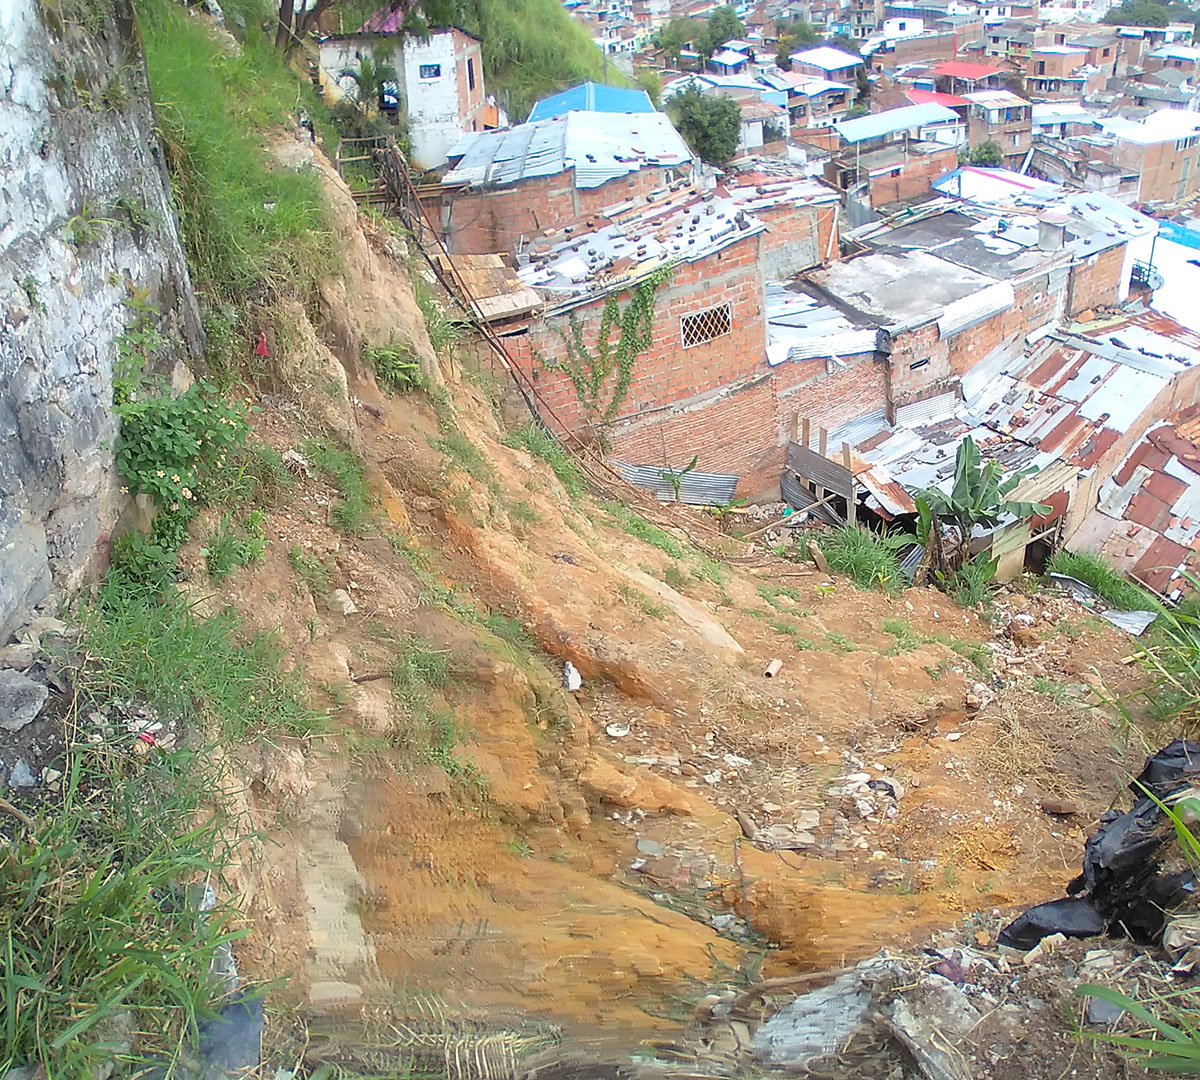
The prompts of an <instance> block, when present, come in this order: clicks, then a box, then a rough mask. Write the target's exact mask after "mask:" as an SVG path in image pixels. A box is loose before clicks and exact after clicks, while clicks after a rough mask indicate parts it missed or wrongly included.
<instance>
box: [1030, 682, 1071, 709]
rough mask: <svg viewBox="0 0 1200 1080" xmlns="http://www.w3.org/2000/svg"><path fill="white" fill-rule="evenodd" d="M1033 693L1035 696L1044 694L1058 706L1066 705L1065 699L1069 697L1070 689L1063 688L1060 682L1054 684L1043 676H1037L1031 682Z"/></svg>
mask: <svg viewBox="0 0 1200 1080" xmlns="http://www.w3.org/2000/svg"><path fill="white" fill-rule="evenodd" d="M1033 691H1034V693H1035V694H1045V695H1046V697H1048V698H1050V699H1051V700H1053V701H1054V702H1055V703H1056V704H1059V705H1064V704H1066V702H1067V699H1068V698H1070V696H1071V690H1070V687H1067V686H1064V685H1063V684H1062V683H1060V682H1054V680H1052V679H1048V678H1046V676H1045V675H1039V676H1038V677H1037V678H1036V679H1034V680H1033Z"/></svg>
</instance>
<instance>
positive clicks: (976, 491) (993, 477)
mask: <svg viewBox="0 0 1200 1080" xmlns="http://www.w3.org/2000/svg"><path fill="white" fill-rule="evenodd" d="M1033 471H1034V470H1033V469H1023V470H1021V471H1019V472H1014V473H1009V475H1008V476H1004V475H1003V470H1002V469H1001V467H1000V463H999V462H998V461H994V460H993V461H988V462H984V460H983V455H982V454H980V452H979V447H978V446H977V445H976V444H975V440H974V439H972V438H971V436H970V435H968V436H967V437H966V438H965V439H963V441H962V442H961V443H959V444H958V453H957V454H956V455H955V459H954V487H953V488H951V490H950V494H948V495H947V494H946V493H945V492H944V491H942V490H940V489H939V488H925V489H924V490H923V491H920V492H917V493H916V494H915V496H914V497H913V503H914V505H915V506H916V508H917V528H916V532H917V539H918V540H919V541H920V542H921V543H922V544H924V545H925V549H926V551H929V552H931V554H932V548H931V543H933V546H934V547H937V548H938V549H939V552H938V557H936V558H933V560H932V562H933V563H934V564H937V563H943V562H945V561H946V560H945V559H944V556H942V555H941V554H940V548H941V535H940V528H939V526H938V521H939V519H941V520H945V521H947V522H950V523H951V524H953V525H954V526H955V527H956V528H957V531H958V551H957V553H956V554H955V555H954V557H953V559H952V560H949V561H950V563H951V565H949V566H936V565H935V566H932V567H931V568H932V569H934V570H937V569H941V570H943V572H953V571H956V570H957V569H958V568H959V567H960V566H962V564H963V563H964V562H965V561H966V558H967V548H968V545H969V544H970V542H971V530H972V529H973V528H974V527H975V526H976V525H982V526H985V527H987V528H994V527H995V526H996V525H997V524H999V522H1000V519H1001V518H1002V517H1004V516H1005V515H1007V514H1011V515H1012V516H1013V517H1016V518H1028V517H1033V515H1034V514H1048V513H1050V511H1051V509H1052V508H1051V507H1049V506H1047V505H1046V504H1045V503H1034V502H1022V501H1020V500H1017V499H1009V498H1008V497H1007V496H1008V495H1009V494H1010V493H1011V492H1012V491H1014V490H1015V489H1016V487H1017V485H1018V484H1020V482H1021V481H1022V480H1023V479H1024V478H1025V477H1026V476H1028V475H1029V474H1030V473H1031V472H1033ZM926 561H927V562H929V561H930V560H929V559H927V560H926Z"/></svg>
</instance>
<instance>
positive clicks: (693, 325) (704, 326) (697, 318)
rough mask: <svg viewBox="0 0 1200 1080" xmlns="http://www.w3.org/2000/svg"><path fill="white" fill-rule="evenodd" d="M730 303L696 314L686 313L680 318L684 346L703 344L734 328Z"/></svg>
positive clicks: (686, 347)
mask: <svg viewBox="0 0 1200 1080" xmlns="http://www.w3.org/2000/svg"><path fill="white" fill-rule="evenodd" d="M732 325H733V324H732V321H731V317H730V312H729V305H728V304H721V305H719V306H718V307H714V308H708V309H707V310H706V311H697V312H696V314H695V315H685V316H684V317H683V318H682V319H680V320H679V330H680V332H681V333H682V335H683V347H684V348H685V349H688V348H691V346H693V345H703V344H704V343H705V342H706V341H712V340H713V338H719V337H722V336H723V335H725V334H728V333H729V331H730V329H731V328H732Z"/></svg>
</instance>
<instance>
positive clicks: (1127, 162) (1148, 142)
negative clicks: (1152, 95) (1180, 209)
mask: <svg viewBox="0 0 1200 1080" xmlns="http://www.w3.org/2000/svg"><path fill="white" fill-rule="evenodd" d="M1097 123H1098V124H1099V126H1100V128H1101V130H1102V131H1103V132H1104V133H1105V134H1106V135H1107V136H1109V138H1108V139H1107V140H1092V141H1089V142H1087V143H1085V149H1086V152H1087V156H1088V157H1089V159H1092V160H1107V161H1108V162H1109V163H1110V164H1111V165H1113V166H1115V167H1116V168H1118V169H1120V170H1121V172H1122V174H1124V175H1129V176H1136V177H1137V185H1136V188H1134V189H1133V190H1132V192H1131V198H1132V201H1134V202H1139V203H1147V202H1165V203H1175V202H1181V201H1183V200H1185V199H1189V198H1191V196H1192V195H1194V194H1195V193H1196V192H1197V191H1200V114H1197V113H1193V112H1189V111H1186V110H1182V109H1160V110H1159V111H1158V112H1155V113H1151V114H1150V115H1149V116H1148V117H1146V119H1145V120H1143V121H1141V122H1137V121H1133V120H1124V119H1121V118H1119V117H1105V118H1104V119H1101V120H1099V121H1097ZM1106 155H1107V156H1106Z"/></svg>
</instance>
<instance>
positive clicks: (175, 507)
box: [171, 503, 179, 510]
mask: <svg viewBox="0 0 1200 1080" xmlns="http://www.w3.org/2000/svg"><path fill="white" fill-rule="evenodd" d="M171 509H172V510H178V509H179V503H171Z"/></svg>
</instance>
